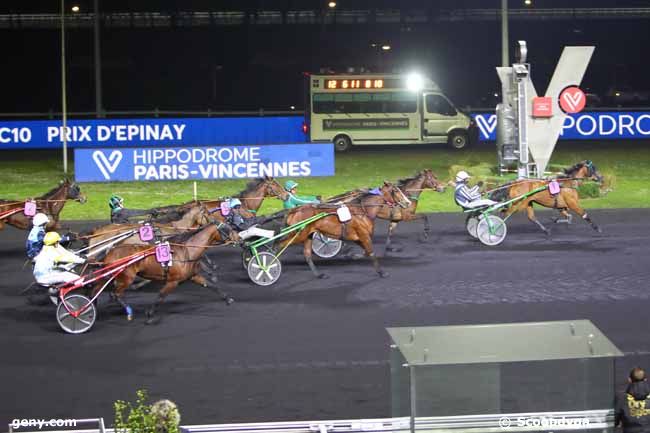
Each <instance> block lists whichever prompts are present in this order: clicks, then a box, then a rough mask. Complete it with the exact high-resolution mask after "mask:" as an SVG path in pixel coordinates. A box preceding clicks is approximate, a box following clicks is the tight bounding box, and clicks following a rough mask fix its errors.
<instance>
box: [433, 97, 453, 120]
mask: <svg viewBox="0 0 650 433" xmlns="http://www.w3.org/2000/svg"><path fill="white" fill-rule="evenodd" d="M426 104H427V112H428V113H432V114H434V113H435V114H442V115H443V116H455V115H456V114H457V112H456V109H455V108H454V107H453V106H452V105H451V104H450V103H449V101H447V100H446V99H445V98H443V97H442V96H441V95H427V96H426Z"/></svg>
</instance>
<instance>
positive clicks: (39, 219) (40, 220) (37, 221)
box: [32, 212, 50, 226]
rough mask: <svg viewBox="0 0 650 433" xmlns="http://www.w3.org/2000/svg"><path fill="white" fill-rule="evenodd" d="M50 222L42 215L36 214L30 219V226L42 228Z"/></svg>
mask: <svg viewBox="0 0 650 433" xmlns="http://www.w3.org/2000/svg"><path fill="white" fill-rule="evenodd" d="M49 222H50V219H49V218H48V217H47V215H45V214H44V213H40V212H39V213H37V214H36V215H34V218H33V219H32V224H34V225H35V226H43V225H45V224H47V223H49Z"/></svg>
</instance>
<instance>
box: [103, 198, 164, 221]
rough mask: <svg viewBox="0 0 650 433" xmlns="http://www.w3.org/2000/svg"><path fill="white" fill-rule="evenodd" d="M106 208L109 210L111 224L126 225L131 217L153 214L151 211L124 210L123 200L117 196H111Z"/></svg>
mask: <svg viewBox="0 0 650 433" xmlns="http://www.w3.org/2000/svg"><path fill="white" fill-rule="evenodd" d="M108 206H109V207H110V208H111V223H112V224H128V223H129V222H130V221H129V218H131V217H134V216H142V215H148V214H153V213H155V212H154V210H153V209H126V208H125V207H124V199H123V198H122V197H120V196H119V195H117V194H113V195H111V198H109V199H108Z"/></svg>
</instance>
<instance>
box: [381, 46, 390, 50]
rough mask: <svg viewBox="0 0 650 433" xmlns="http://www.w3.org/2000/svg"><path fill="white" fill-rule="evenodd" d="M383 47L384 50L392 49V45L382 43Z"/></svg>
mask: <svg viewBox="0 0 650 433" xmlns="http://www.w3.org/2000/svg"><path fill="white" fill-rule="evenodd" d="M381 49H382V50H384V51H388V50H390V45H382V46H381Z"/></svg>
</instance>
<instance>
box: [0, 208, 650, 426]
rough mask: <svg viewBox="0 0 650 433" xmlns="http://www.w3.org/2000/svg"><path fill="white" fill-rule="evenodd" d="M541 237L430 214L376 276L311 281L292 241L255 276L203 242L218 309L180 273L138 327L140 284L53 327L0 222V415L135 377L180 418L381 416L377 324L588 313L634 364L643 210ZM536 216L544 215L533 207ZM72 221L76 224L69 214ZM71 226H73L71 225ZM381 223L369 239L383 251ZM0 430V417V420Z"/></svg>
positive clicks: (32, 411) (83, 396) (101, 394)
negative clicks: (480, 237) (223, 296)
mask: <svg viewBox="0 0 650 433" xmlns="http://www.w3.org/2000/svg"><path fill="white" fill-rule="evenodd" d="M590 213H591V215H592V217H593V218H594V220H595V221H596V222H597V223H598V224H600V225H601V226H602V228H603V233H602V234H598V233H595V232H594V231H592V230H591V228H590V227H589V226H588V225H587V224H585V223H584V222H582V221H579V220H578V221H576V222H575V223H574V224H573V225H571V226H566V225H558V226H554V227H553V235H552V236H551V237H550V238H547V237H546V236H545V235H544V234H543V233H541V232H540V231H539V230H538V229H537V228H536V227H535V226H534V225H533V224H532V223H529V222H528V221H527V220H525V218H524V217H523V216H521V215H520V216H516V217H514V218H513V219H512V220H511V221H509V227H508V228H509V233H508V238H507V239H506V241H505V242H504V243H503V244H502V245H500V246H498V247H493V248H489V247H485V246H483V245H481V244H479V243H478V242H477V241H472V240H470V239H469V238H468V236H467V235H466V234H465V229H464V226H463V216H462V215H461V214H460V213H458V214H436V215H432V216H431V221H432V227H433V232H432V233H433V234H432V237H431V239H429V241H428V242H426V243H420V242H418V240H417V239H418V236H419V233H420V231H421V225H419V224H402V225H400V226H399V227H398V229H397V232H396V237H395V241H396V242H397V244H398V245H400V246H401V247H403V251H401V252H397V253H391V254H390V256H389V257H387V258H384V259H383V261H382V262H383V264H384V265H385V268H386V270H388V271H389V272H390V277H389V278H385V279H381V278H378V277H377V276H376V274H375V273H374V272H373V270H372V267H371V265H370V263H369V262H367V261H366V260H357V261H353V260H349V259H337V258H335V259H331V260H329V261H325V262H323V261H320V262H318V263H319V264H320V266H321V268H322V270H324V271H325V272H326V273H328V274H329V276H330V278H329V279H325V280H317V279H314V278H313V277H312V275H311V273H310V272H309V270H308V268H307V266H306V265H305V263H304V261H303V259H302V257H301V256H300V255H299V254H298V250H297V249H296V250H291V251H289V253H288V254H287V255H286V256H284V258H283V267H284V269H283V275H282V277H281V279H280V281H279V282H278V283H277V284H276V285H274V286H272V287H270V288H268V287H267V288H263V287H259V286H254V285H253V284H252V283H250V282H249V281H248V278H247V276H246V275H245V273H244V271H243V269H242V267H241V262H240V256H239V253H240V250H238V249H236V248H232V247H229V248H227V249H223V248H221V249H215V250H214V251H212V252H211V257H213V258H214V259H215V260H216V261H217V262H218V263H219V266H220V269H221V272H220V277H221V281H222V286H223V287H224V288H225V289H227V290H228V291H229V292H230V293H231V294H232V295H233V296H234V297H235V298H236V300H237V302H236V303H235V304H233V305H232V306H230V307H227V306H225V305H224V304H223V303H221V302H220V301H219V299H218V298H217V296H215V295H214V294H213V293H211V292H209V291H208V290H206V289H202V288H200V287H197V286H194V285H192V284H185V285H183V286H181V287H180V288H179V289H178V290H177V291H176V292H175V293H174V294H172V295H171V296H170V298H169V299H168V302H167V303H166V304H165V305H164V307H163V308H162V309H161V312H162V320H161V322H160V323H159V324H158V325H155V326H146V325H144V323H143V322H144V308H145V306H146V305H147V304H148V303H149V302H153V301H154V300H155V298H156V294H155V287H149V288H147V289H143V291H140V292H127V293H128V296H129V300H130V302H131V304H132V305H133V306H134V307H135V310H136V320H135V321H133V322H127V320H126V318H125V316H124V314H123V312H122V310H121V309H120V308H119V307H118V306H117V305H116V304H111V303H109V302H108V297H105V298H103V299H102V300H101V301H102V302H101V303H100V308H101V309H100V313H99V317H98V320H97V323H96V324H95V326H94V328H93V329H92V330H91V332H89V333H87V334H83V335H77V336H74V335H67V334H64V333H63V332H62V331H61V330H60V329H59V327H58V325H57V323H56V320H55V315H54V307H53V306H52V305H49V306H44V307H36V306H31V305H27V304H26V302H25V299H23V298H22V297H21V296H19V295H18V293H19V292H20V290H21V289H22V288H23V287H25V286H26V285H27V284H29V282H31V270H30V269H29V268H23V263H24V257H25V256H24V246H23V244H24V238H25V236H26V233H25V232H20V231H18V230H15V229H13V228H9V229H5V230H4V231H2V232H0V275H2V280H3V281H2V283H0V287H1V288H0V339H1V344H0V347H1V348H2V349H0V350H1V351H2V357H1V361H0V383H1V384H2V386H1V387H0V422H2V423H5V425H6V423H7V422H9V421H10V420H11V419H14V418H43V419H49V418H86V417H97V416H103V417H105V418H107V419H108V420H110V421H109V423H110V424H112V403H113V401H115V400H117V399H129V400H133V399H134V396H135V390H136V389H139V388H146V389H147V390H149V391H150V393H151V395H152V397H154V398H158V397H168V398H171V399H172V400H174V401H176V402H177V403H178V405H179V407H180V410H181V413H182V417H183V420H182V421H183V423H184V424H199V423H225V422H244V421H249V422H252V421H276V420H298V419H304V420H314V419H343V418H375V417H387V416H390V379H389V365H388V336H387V334H386V332H385V330H384V328H385V327H387V326H406V325H443V324H473V323H498V322H518V321H541V320H563V319H583V318H584V319H590V320H592V321H593V322H594V323H595V324H596V326H598V327H599V328H600V329H601V330H602V331H603V332H604V333H605V334H606V335H607V336H608V337H609V338H610V339H611V340H612V341H613V342H614V344H616V345H617V346H618V347H619V348H620V349H621V350H623V351H624V352H625V353H626V357H625V358H623V359H622V360H620V361H619V362H618V372H617V373H618V377H617V378H618V381H619V385H622V384H623V383H624V380H625V376H626V374H627V372H628V370H629V368H631V367H632V366H634V365H637V364H640V365H642V366H645V367H646V368H650V335H649V333H648V330H649V329H650V314H648V313H649V312H650V300H649V299H650V291H649V287H648V280H649V279H650V278H649V277H650V230H649V229H650V223H649V222H648V220H649V219H650V210H602V211H593V212H590ZM540 215H541V219H542V221H544V222H545V223H546V222H547V221H548V220H549V218H550V216H551V214H550V213H544V212H541V213H540ZM69 225H71V226H72V227H73V228H74V229H79V228H80V226H83V225H80V224H69ZM86 226H87V225H86ZM385 228H386V225H385V223H383V222H380V223H379V225H378V227H377V229H376V232H375V233H376V236H375V240H376V243H377V246H378V250H379V252H380V253H383V242H384V239H385ZM0 429H1V428H0Z"/></svg>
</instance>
